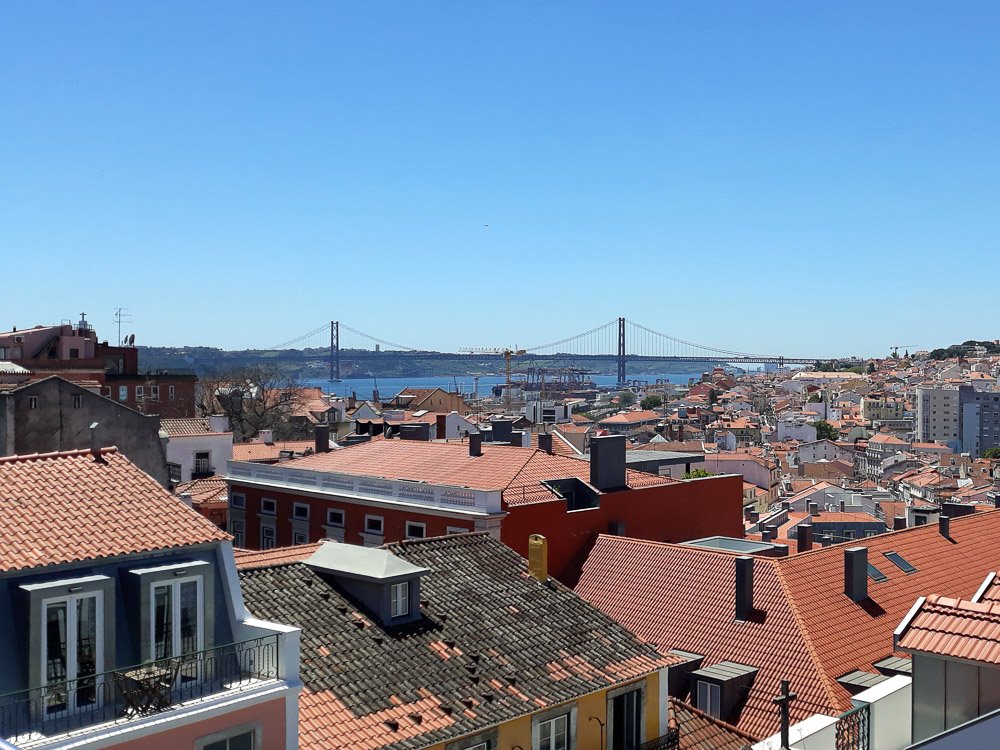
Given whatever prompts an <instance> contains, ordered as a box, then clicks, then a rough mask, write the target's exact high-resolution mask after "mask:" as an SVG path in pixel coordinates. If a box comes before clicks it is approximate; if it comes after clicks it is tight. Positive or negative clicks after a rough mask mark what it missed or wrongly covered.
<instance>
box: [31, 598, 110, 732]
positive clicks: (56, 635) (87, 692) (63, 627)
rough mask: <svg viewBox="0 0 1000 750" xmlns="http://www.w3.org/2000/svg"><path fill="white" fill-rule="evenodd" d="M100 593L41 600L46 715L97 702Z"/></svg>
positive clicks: (100, 661) (101, 636) (101, 641)
mask: <svg viewBox="0 0 1000 750" xmlns="http://www.w3.org/2000/svg"><path fill="white" fill-rule="evenodd" d="M102 605H103V593H102V592H100V591H96V592H93V593H88V594H78V595H76V596H67V597H62V598H59V599H47V600H46V601H45V602H44V603H43V610H44V616H45V626H44V628H43V630H42V675H44V680H45V688H44V691H43V695H44V706H45V713H46V715H47V716H53V715H58V714H61V713H65V712H69V711H75V710H78V709H81V708H86V707H87V706H93V705H94V704H96V703H97V699H98V690H99V688H100V684H99V683H100V680H101V679H102V678H101V674H102V673H103V672H104V623H103V619H104V611H103V606H102Z"/></svg>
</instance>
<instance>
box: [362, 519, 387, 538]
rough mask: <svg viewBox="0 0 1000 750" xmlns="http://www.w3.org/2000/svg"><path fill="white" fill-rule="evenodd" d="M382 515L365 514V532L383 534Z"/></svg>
mask: <svg viewBox="0 0 1000 750" xmlns="http://www.w3.org/2000/svg"><path fill="white" fill-rule="evenodd" d="M383 528H384V527H383V524H382V516H365V532H366V533H368V534H382V533H384V532H383Z"/></svg>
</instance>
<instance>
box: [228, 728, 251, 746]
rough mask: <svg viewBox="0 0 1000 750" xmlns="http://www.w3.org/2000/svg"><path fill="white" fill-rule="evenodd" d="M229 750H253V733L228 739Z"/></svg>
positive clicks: (245, 733)
mask: <svg viewBox="0 0 1000 750" xmlns="http://www.w3.org/2000/svg"><path fill="white" fill-rule="evenodd" d="M229 750H253V732H244V733H243V734H238V735H236V736H235V737H230V738H229Z"/></svg>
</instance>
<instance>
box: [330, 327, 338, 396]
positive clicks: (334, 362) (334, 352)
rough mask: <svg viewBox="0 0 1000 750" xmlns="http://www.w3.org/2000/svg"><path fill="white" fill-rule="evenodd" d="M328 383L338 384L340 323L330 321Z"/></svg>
mask: <svg viewBox="0 0 1000 750" xmlns="http://www.w3.org/2000/svg"><path fill="white" fill-rule="evenodd" d="M330 382H332V383H339V382H340V321H339V320H331V321H330Z"/></svg>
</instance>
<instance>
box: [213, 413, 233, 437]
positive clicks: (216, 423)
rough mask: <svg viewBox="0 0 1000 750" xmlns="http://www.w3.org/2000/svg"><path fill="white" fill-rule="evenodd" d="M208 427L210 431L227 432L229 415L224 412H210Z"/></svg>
mask: <svg viewBox="0 0 1000 750" xmlns="http://www.w3.org/2000/svg"><path fill="white" fill-rule="evenodd" d="M208 429H210V430H211V431H212V432H218V433H223V432H229V417H227V416H226V415H225V414H210V415H209V416H208Z"/></svg>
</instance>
